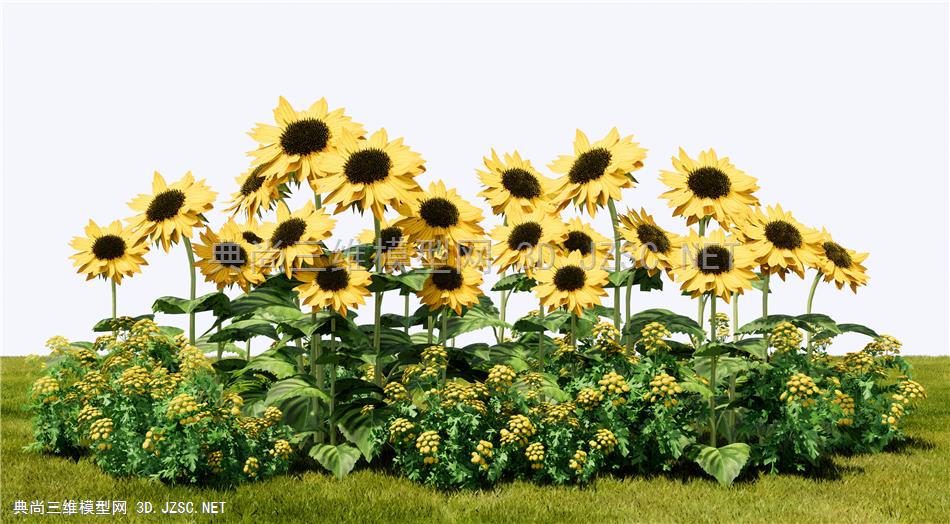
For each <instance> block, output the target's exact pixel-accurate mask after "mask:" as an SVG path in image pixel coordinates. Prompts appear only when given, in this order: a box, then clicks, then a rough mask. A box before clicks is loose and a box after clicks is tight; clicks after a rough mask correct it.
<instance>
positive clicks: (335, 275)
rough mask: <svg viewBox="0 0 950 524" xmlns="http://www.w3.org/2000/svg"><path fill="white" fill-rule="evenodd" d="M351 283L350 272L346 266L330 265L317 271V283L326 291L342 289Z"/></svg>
mask: <svg viewBox="0 0 950 524" xmlns="http://www.w3.org/2000/svg"><path fill="white" fill-rule="evenodd" d="M349 284H350V273H349V271H347V270H346V268H344V267H340V266H330V267H325V268H321V270H319V271H317V285H318V286H320V289H322V290H324V291H330V292H334V291H340V290H342V289H346V286H348V285H349Z"/></svg>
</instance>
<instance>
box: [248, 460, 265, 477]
mask: <svg viewBox="0 0 950 524" xmlns="http://www.w3.org/2000/svg"><path fill="white" fill-rule="evenodd" d="M260 469H261V462H260V461H259V460H257V459H256V458H254V457H248V458H247V460H245V461H244V474H245V475H247V476H248V477H256V476H257V472H258V471H260Z"/></svg>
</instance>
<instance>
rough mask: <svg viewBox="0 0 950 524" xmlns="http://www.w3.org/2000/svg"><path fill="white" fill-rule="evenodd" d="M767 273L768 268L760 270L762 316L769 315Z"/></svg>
mask: <svg viewBox="0 0 950 524" xmlns="http://www.w3.org/2000/svg"><path fill="white" fill-rule="evenodd" d="M770 276H771V275H769V272H768V268H763V270H762V318H765V317H767V316H769V278H770Z"/></svg>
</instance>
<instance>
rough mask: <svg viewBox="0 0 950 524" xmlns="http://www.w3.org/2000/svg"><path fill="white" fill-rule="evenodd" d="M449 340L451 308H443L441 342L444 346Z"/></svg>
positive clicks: (440, 328)
mask: <svg viewBox="0 0 950 524" xmlns="http://www.w3.org/2000/svg"><path fill="white" fill-rule="evenodd" d="M448 342H449V308H448V307H447V306H446V307H443V308H442V325H441V326H440V327H439V343H440V344H441V345H442V347H443V348H444V347H445V346H446V344H447V343H448Z"/></svg>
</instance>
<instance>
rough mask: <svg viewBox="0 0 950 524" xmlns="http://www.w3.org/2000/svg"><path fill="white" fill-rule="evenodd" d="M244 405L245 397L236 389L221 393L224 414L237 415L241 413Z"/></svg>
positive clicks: (222, 412) (221, 410)
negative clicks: (235, 390)
mask: <svg viewBox="0 0 950 524" xmlns="http://www.w3.org/2000/svg"><path fill="white" fill-rule="evenodd" d="M243 405H244V399H243V398H241V395H240V394H238V393H236V392H234V391H226V392H224V394H222V395H221V409H220V412H221V414H222V415H223V416H225V417H226V416H228V415H230V416H232V417H236V416H238V415H240V414H241V406H243Z"/></svg>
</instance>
